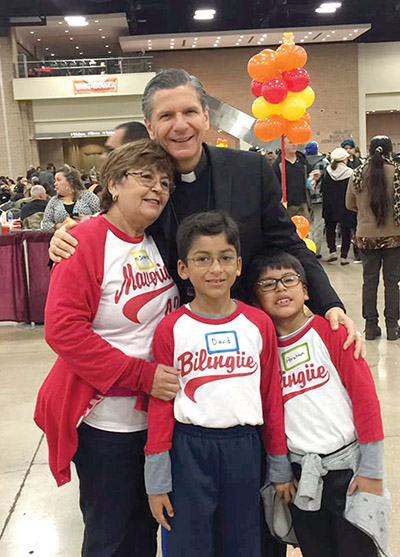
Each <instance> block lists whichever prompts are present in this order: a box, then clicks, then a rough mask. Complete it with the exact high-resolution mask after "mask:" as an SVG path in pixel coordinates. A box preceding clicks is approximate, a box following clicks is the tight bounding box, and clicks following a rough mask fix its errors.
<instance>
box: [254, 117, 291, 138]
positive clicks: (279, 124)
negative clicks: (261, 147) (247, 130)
mask: <svg viewBox="0 0 400 557" xmlns="http://www.w3.org/2000/svg"><path fill="white" fill-rule="evenodd" d="M284 133H285V120H284V119H283V118H282V116H279V115H277V114H273V115H272V116H268V117H267V118H265V119H264V120H257V122H256V123H255V126H254V135H255V136H256V137H257V138H258V139H259V140H260V141H272V140H273V139H278V137H280V136H281V135H282V134H284Z"/></svg>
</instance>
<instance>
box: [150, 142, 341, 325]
mask: <svg viewBox="0 0 400 557" xmlns="http://www.w3.org/2000/svg"><path fill="white" fill-rule="evenodd" d="M204 149H205V152H206V154H207V156H208V159H209V162H210V165H211V179H212V185H213V190H214V195H215V205H216V209H218V210H222V211H226V212H228V213H229V214H230V215H231V216H232V217H233V218H234V219H236V221H237V222H238V223H239V225H240V230H241V256H242V259H243V274H242V277H239V278H238V280H237V281H236V283H235V285H234V287H233V296H234V297H237V298H239V299H246V291H245V287H244V285H245V279H246V271H247V270H248V269H249V266H250V264H251V260H252V259H253V257H254V256H255V255H256V254H257V253H259V252H262V251H268V249H271V248H275V249H281V250H284V251H287V252H289V253H291V254H292V255H294V256H296V257H298V258H299V259H300V261H301V262H302V264H303V266H304V268H305V271H306V274H307V282H308V289H309V294H310V298H311V301H310V303H309V305H310V308H311V309H312V310H313V311H314V312H316V313H320V314H322V315H324V314H325V312H326V311H328V309H330V308H332V307H343V304H342V303H341V301H340V299H339V297H338V296H337V294H336V292H335V291H334V290H333V288H332V286H331V285H330V283H329V280H328V277H327V276H326V274H325V272H324V270H323V269H322V267H321V265H320V264H319V263H318V261H317V259H316V257H315V255H314V254H313V253H312V252H311V251H310V250H308V249H307V247H306V245H305V244H304V242H303V241H302V240H300V238H299V236H298V235H297V233H296V229H295V227H294V225H293V223H292V221H291V220H290V217H289V215H288V213H287V211H286V209H285V208H284V207H283V205H282V204H281V189H280V186H279V183H278V181H277V179H276V177H275V175H274V173H273V172H272V169H271V167H270V165H269V164H268V163H267V161H266V159H265V157H262V156H260V155H258V154H257V153H251V152H247V151H235V150H233V149H221V148H219V147H210V146H208V145H204ZM173 218H174V216H173V214H172V210H171V205H170V203H168V205H167V206H166V208H165V209H164V211H163V213H162V215H161V217H160V218H159V219H158V221H157V222H156V223H155V225H153V226H152V227H151V229H150V230H149V232H150V233H151V234H152V235H153V236H154V239H155V240H156V242H157V245H158V247H159V249H160V252H161V255H162V257H163V259H164V262H165V264H166V265H167V267H168V268H169V270H170V272H171V274H172V275H173V276H174V277H176V261H175V260H172V257H171V251H172V250H171V245H172V242H175V238H171V237H170V236H171V234H170V230H171V219H173ZM172 253H174V252H173V251H172Z"/></svg>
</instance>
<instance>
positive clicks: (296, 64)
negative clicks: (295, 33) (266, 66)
mask: <svg viewBox="0 0 400 557" xmlns="http://www.w3.org/2000/svg"><path fill="white" fill-rule="evenodd" d="M306 62H307V52H306V51H305V50H304V48H303V47H302V46H299V45H297V44H281V46H280V47H279V48H278V49H277V51H276V53H275V63H276V66H277V67H278V69H279V70H281V71H282V72H285V71H290V70H294V69H295V68H302V67H303V66H304V65H305V63H306Z"/></svg>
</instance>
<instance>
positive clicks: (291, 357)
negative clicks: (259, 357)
mask: <svg viewBox="0 0 400 557" xmlns="http://www.w3.org/2000/svg"><path fill="white" fill-rule="evenodd" d="M281 357H282V363H283V368H284V370H285V371H289V370H291V369H293V368H295V367H296V366H298V365H300V364H305V363H306V362H309V361H310V351H309V349H308V344H307V343H306V342H305V343H304V344H300V345H299V346H295V347H294V348H292V349H291V350H286V352H282V354H281Z"/></svg>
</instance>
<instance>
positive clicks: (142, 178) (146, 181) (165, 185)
mask: <svg viewBox="0 0 400 557" xmlns="http://www.w3.org/2000/svg"><path fill="white" fill-rule="evenodd" d="M125 176H138V179H139V182H140V183H141V184H142V186H145V187H146V188H149V189H150V188H152V187H153V186H156V185H157V184H158V183H159V184H160V186H161V189H162V192H163V193H168V194H171V193H173V192H174V191H175V184H173V183H172V182H171V181H170V180H169V179H168V178H161V180H159V179H158V178H156V177H155V176H154V174H152V173H151V172H145V171H143V172H139V171H137V172H134V171H133V170H132V171H131V172H125Z"/></svg>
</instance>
